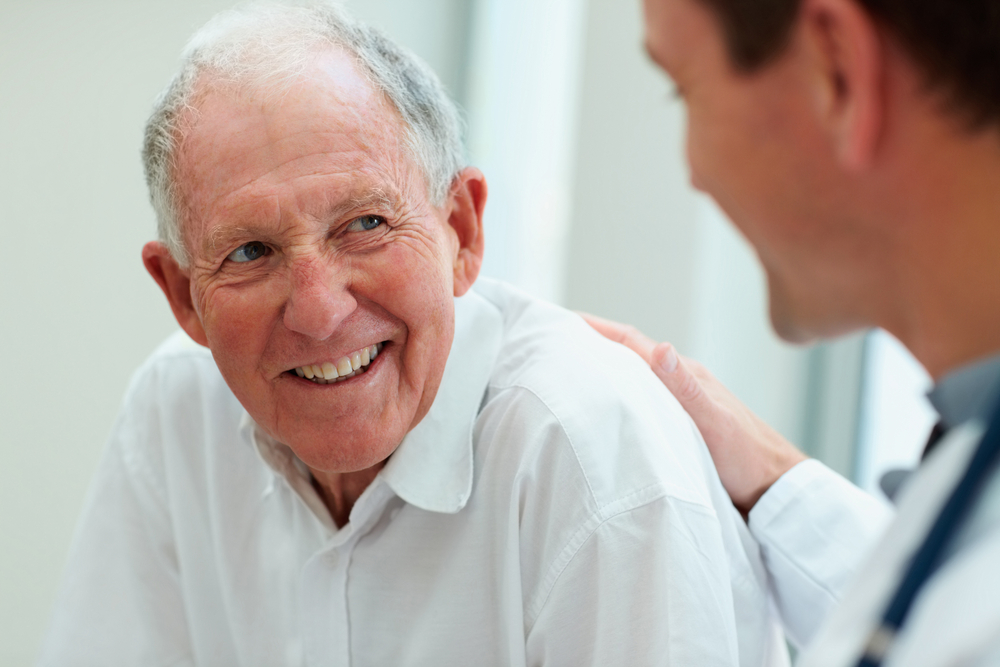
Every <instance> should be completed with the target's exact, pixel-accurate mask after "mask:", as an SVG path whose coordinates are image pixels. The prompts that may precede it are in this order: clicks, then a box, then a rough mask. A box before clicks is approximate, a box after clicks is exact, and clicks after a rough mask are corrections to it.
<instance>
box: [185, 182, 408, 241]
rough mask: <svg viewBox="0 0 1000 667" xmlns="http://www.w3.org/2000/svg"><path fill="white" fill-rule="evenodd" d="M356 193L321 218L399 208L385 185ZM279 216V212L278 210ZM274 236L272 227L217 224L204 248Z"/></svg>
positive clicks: (332, 218) (393, 195)
mask: <svg viewBox="0 0 1000 667" xmlns="http://www.w3.org/2000/svg"><path fill="white" fill-rule="evenodd" d="M356 192H357V194H355V195H353V196H349V197H347V198H346V199H344V200H342V201H341V202H340V203H338V204H335V205H333V206H331V207H330V208H329V209H327V210H326V211H325V212H324V213H323V215H322V218H323V219H325V220H330V221H335V220H339V219H340V218H342V217H344V216H345V215H347V214H348V213H350V212H351V211H356V210H358V209H363V208H368V207H372V206H375V207H379V208H383V209H390V210H396V209H398V208H399V200H398V198H397V197H396V196H395V194H396V193H394V192H387V190H386V188H385V187H381V186H380V187H373V188H365V189H364V190H363V191H362V190H361V189H360V188H359V189H358V190H357V191H356ZM279 217H280V212H279ZM272 236H274V230H273V229H265V228H264V227H261V226H259V225H254V224H248V225H238V226H235V227H231V226H227V225H217V226H216V227H215V228H214V229H212V231H211V232H209V234H208V237H207V238H206V239H205V244H204V246H203V248H204V250H207V251H209V252H210V253H211V254H215V253H216V252H218V250H219V248H220V247H222V248H227V247H229V246H230V245H231V244H232V243H234V242H235V241H237V240H241V239H245V238H250V237H254V238H268V237H272Z"/></svg>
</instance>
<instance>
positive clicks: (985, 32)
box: [700, 0, 1000, 128]
mask: <svg viewBox="0 0 1000 667" xmlns="http://www.w3.org/2000/svg"><path fill="white" fill-rule="evenodd" d="M855 1H856V2H858V4H859V5H861V6H862V7H863V8H864V9H865V10H866V11H867V12H868V13H869V14H870V15H871V16H872V17H873V18H874V19H875V20H876V21H877V22H878V23H879V25H881V26H884V27H885V28H886V29H888V30H889V31H890V33H891V34H893V35H894V36H895V37H896V38H897V39H898V40H899V42H900V44H901V45H902V46H903V48H904V49H906V51H907V52H908V53H909V55H910V56H911V57H912V58H913V60H914V61H915V62H916V64H917V65H918V67H920V69H921V70H922V71H923V73H924V75H925V76H926V79H927V83H928V84H930V86H931V87H932V88H935V89H940V90H942V91H944V92H945V93H946V95H947V98H948V102H949V104H950V107H951V110H952V111H954V112H957V113H958V114H959V115H960V116H962V117H964V118H965V119H967V120H968V121H969V123H970V125H971V126H972V127H974V128H981V127H985V126H989V125H997V124H1000V3H998V2H997V0H961V1H958V0H855ZM700 2H701V3H702V4H704V5H705V6H707V7H708V8H709V9H711V10H712V11H713V12H714V13H715V15H716V17H717V18H718V19H719V23H720V25H721V27H722V31H723V35H724V37H725V41H726V47H727V50H728V51H729V56H730V59H731V60H732V62H733V64H734V65H735V66H736V67H737V68H738V69H739V70H742V71H744V72H752V71H755V70H757V69H759V68H761V67H763V66H764V65H765V64H767V63H768V62H769V61H771V60H772V59H774V58H775V57H777V56H778V55H780V54H781V53H782V52H783V51H784V49H785V47H786V46H787V45H788V42H789V39H790V33H791V30H792V26H793V25H794V23H795V19H796V17H797V15H798V11H799V8H800V7H801V4H802V0H700Z"/></svg>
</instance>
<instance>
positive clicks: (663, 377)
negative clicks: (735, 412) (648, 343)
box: [650, 343, 718, 428]
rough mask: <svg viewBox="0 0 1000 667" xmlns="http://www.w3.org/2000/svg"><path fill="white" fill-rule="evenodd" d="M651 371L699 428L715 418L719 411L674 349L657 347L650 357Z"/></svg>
mask: <svg viewBox="0 0 1000 667" xmlns="http://www.w3.org/2000/svg"><path fill="white" fill-rule="evenodd" d="M650 367H652V369H653V372H654V373H656V377H658V378H660V382H662V383H663V384H665V385H666V387H667V389H669V390H670V393H671V394H673V395H674V396H675V397H676V398H677V400H678V401H679V402H680V404H681V406H683V407H684V409H685V410H686V411H687V412H688V413H689V414H690V415H691V417H692V418H693V419H694V421H695V423H696V424H698V426H699V428H701V427H703V426H704V425H707V424H708V423H710V422H712V421H713V420H714V419H715V418H716V417H717V415H716V414H715V411H718V407H717V406H715V405H714V403H713V402H712V401H711V400H710V399H709V397H708V395H707V394H706V392H705V388H704V387H703V386H702V383H701V380H699V379H698V377H696V376H695V374H694V373H692V372H691V368H690V367H689V362H688V361H687V360H682V359H681V358H680V357H679V356H678V354H677V351H676V350H675V349H674V346H673V345H671V344H670V343H660V344H659V345H657V346H656V347H654V348H653V351H652V353H651V355H650Z"/></svg>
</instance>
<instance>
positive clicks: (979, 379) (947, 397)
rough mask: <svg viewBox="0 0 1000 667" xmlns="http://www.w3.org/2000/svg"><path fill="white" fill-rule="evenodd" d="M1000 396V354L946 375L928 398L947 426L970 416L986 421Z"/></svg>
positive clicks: (958, 423)
mask: <svg viewBox="0 0 1000 667" xmlns="http://www.w3.org/2000/svg"><path fill="white" fill-rule="evenodd" d="M998 396H1000V354H998V355H996V356H993V357H989V358H986V359H982V360H980V361H976V362H973V363H971V364H967V365H965V366H962V367H960V368H957V369H956V370H953V371H951V372H950V373H948V374H947V375H945V376H944V377H943V378H941V380H940V381H939V382H938V383H937V384H935V385H934V388H933V389H932V390H931V391H930V392H929V393H928V395H927V397H928V398H929V399H930V401H931V404H932V405H933V406H934V408H935V409H936V410H937V411H938V414H940V415H941V421H942V422H944V425H945V426H946V427H947V428H951V427H953V426H958V425H960V424H963V423H965V422H967V421H969V420H970V419H978V420H980V421H988V420H989V418H990V412H991V411H992V410H993V408H994V407H995V404H996V401H997V398H998Z"/></svg>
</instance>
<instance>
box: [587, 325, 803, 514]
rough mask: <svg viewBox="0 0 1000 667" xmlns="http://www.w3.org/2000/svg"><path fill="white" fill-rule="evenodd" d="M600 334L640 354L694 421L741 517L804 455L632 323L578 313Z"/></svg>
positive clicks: (699, 367)
mask: <svg viewBox="0 0 1000 667" xmlns="http://www.w3.org/2000/svg"><path fill="white" fill-rule="evenodd" d="M581 315H582V316H583V319H584V320H586V321H587V323H588V324H589V325H590V326H592V327H593V328H594V329H596V330H597V331H598V332H599V333H600V334H601V335H603V336H604V337H605V338H608V339H610V340H612V341H615V342H616V343H621V344H622V345H625V346H626V347H628V348H629V349H631V350H633V351H634V352H635V353H636V354H638V355H639V356H640V357H642V358H643V359H644V360H645V361H646V362H647V363H648V364H649V365H650V367H651V368H652V369H653V372H654V373H656V376H657V377H658V378H660V381H661V382H663V384H664V385H666V387H667V389H669V390H670V392H671V393H672V394H673V395H674V396H675V397H676V398H677V400H678V401H679V402H680V404H681V405H682V406H683V407H684V409H685V410H687V412H688V413H689V414H690V415H691V418H692V419H694V422H695V424H696V425H697V426H698V430H700V431H701V435H702V437H703V438H704V439H705V444H706V445H708V450H709V452H710V453H711V455H712V459H713V461H715V467H716V468H717V469H718V471H719V478H720V479H721V480H722V484H723V486H725V487H726V491H727V492H728V493H729V497H730V498H732V501H733V504H734V505H735V506H736V508H737V509H738V510H740V512H742V513H743V514H744V515H745V514H747V513H748V512H749V511H750V509H751V508H753V506H754V504H755V503H756V502H757V500H758V499H760V497H761V496H762V495H764V492H765V491H767V490H768V489H769V488H770V487H771V485H772V484H773V483H774V482H776V481H777V480H778V478H779V477H781V476H782V475H783V474H785V473H786V472H787V471H788V470H790V469H791V468H793V467H794V466H795V465H797V464H798V463H800V462H802V461H804V460H805V459H806V458H807V457H806V456H805V455H804V454H803V453H802V452H800V451H799V450H798V449H796V448H795V446H794V445H792V443H790V442H789V441H788V440H786V439H785V438H784V437H782V435H781V434H780V433H778V432H777V431H775V430H774V429H773V428H771V427H770V426H769V425H768V424H767V423H765V422H764V421H763V420H762V419H761V418H760V417H758V416H757V415H755V414H754V413H753V412H751V411H750V410H749V408H747V407H746V406H745V405H743V403H741V402H740V400H739V399H737V398H736V397H735V396H734V395H733V394H732V393H731V392H730V391H729V390H728V389H726V387H725V386H724V385H723V384H722V383H721V382H719V381H718V380H717V379H716V378H715V376H713V375H712V374H711V373H710V372H709V371H708V369H706V368H705V367H704V366H702V365H701V364H700V363H698V362H697V361H694V360H692V359H688V358H685V357H682V356H680V355H678V354H677V352H676V350H674V348H673V346H672V345H670V343H659V344H657V343H656V341H654V340H652V339H651V338H649V337H648V336H646V335H645V334H643V333H642V332H641V331H639V330H638V329H636V328H635V327H632V326H629V325H624V324H619V323H617V322H612V321H610V320H606V319H603V318H600V317H596V316H594V315H589V314H586V313H581Z"/></svg>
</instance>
